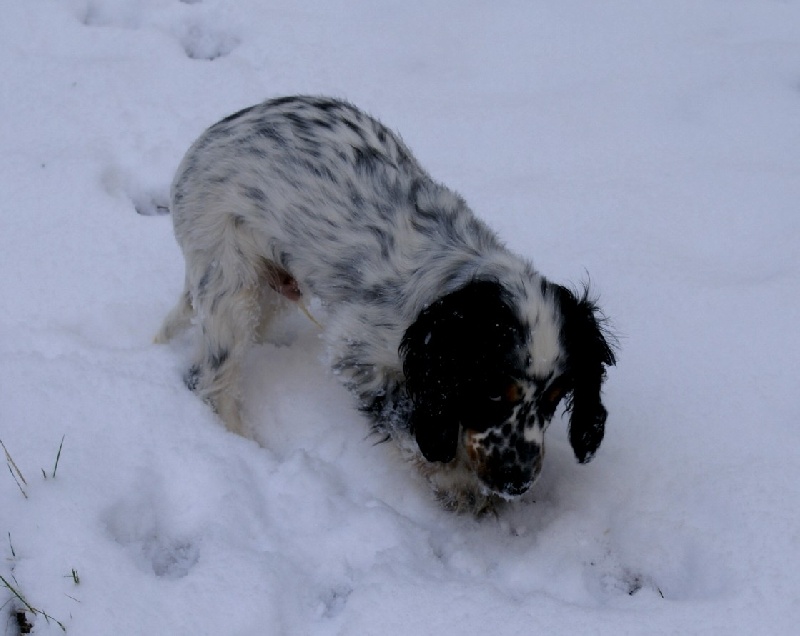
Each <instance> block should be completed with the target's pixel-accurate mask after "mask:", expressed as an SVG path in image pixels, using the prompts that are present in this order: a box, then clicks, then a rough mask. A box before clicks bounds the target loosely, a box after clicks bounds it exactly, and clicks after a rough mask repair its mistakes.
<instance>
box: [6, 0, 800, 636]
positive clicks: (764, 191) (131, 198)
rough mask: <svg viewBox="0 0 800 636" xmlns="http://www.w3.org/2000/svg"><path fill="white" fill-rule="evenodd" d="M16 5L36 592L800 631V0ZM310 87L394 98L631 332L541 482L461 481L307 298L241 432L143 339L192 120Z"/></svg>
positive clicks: (140, 614)
mask: <svg viewBox="0 0 800 636" xmlns="http://www.w3.org/2000/svg"><path fill="white" fill-rule="evenodd" d="M2 14H3V19H2V21H0V74H1V76H2V78H3V82H2V84H3V86H2V99H0V121H2V126H0V148H2V153H0V192H2V198H1V199H0V272H2V276H0V298H2V299H3V301H2V307H3V311H2V312H0V440H2V441H3V443H4V444H5V446H6V448H7V449H8V452H9V454H10V456H11V457H12V458H13V461H14V463H15V464H16V466H17V467H18V469H19V471H20V473H22V475H23V476H24V477H25V479H26V481H27V484H21V486H22V489H23V490H24V491H25V494H26V497H25V496H23V494H22V492H21V491H20V488H19V487H18V485H17V484H16V483H15V478H14V475H13V470H12V469H11V468H9V470H8V471H3V474H4V475H6V472H8V474H7V475H6V476H5V477H1V476H0V553H1V554H2V558H0V575H1V576H3V577H4V579H6V581H8V582H9V583H10V584H11V585H12V587H14V589H15V590H16V591H17V592H19V593H20V594H21V595H23V596H24V597H25V599H26V600H27V601H28V602H29V603H30V604H31V605H32V606H34V607H35V608H37V609H39V610H41V611H44V612H46V613H47V614H48V615H49V616H51V617H52V619H50V620H49V622H48V620H46V619H45V618H44V617H43V616H41V615H34V614H32V613H30V612H29V615H28V620H30V621H31V622H32V623H33V633H36V634H58V633H61V628H60V627H59V625H58V624H57V623H56V622H55V620H58V621H60V622H61V623H62V624H63V625H64V627H65V628H66V629H67V631H68V633H73V634H87V635H100V634H114V635H115V636H128V635H131V636H133V635H140V634H209V635H211V634H215V635H216V634H224V635H227V634H231V635H243V636H245V635H250V634H281V635H283V634H287V635H294V634H298V635H300V634H314V635H329V634H331V635H332V634H342V635H345V634H353V635H364V634H367V635H368V634H381V635H395V634H397V635H406V634H442V635H445V634H459V635H462V634H483V633H487V632H489V633H493V634H502V635H514V634H529V633H556V634H558V633H581V634H584V633H594V634H615V635H617V634H644V633H646V634H676V633H681V634H687V633H703V634H708V633H741V634H747V633H769V634H793V633H796V630H797V623H798V620H800V601H798V596H797V589H798V575H797V574H796V573H797V572H798V568H799V566H800V530H798V528H800V505H798V504H800V490H798V483H800V454H798V452H797V442H798V435H799V434H798V432H797V420H798V416H800V400H798V397H797V380H798V377H799V376H800V368H799V366H800V364H799V363H798V360H800V338H799V337H798V330H797V325H798V323H800V301H798V298H800V255H798V249H797V239H798V236H800V212H799V211H798V201H800V169H799V168H798V166H799V165H800V163H798V161H799V160H800V39H798V37H797V25H798V24H800V5H798V4H797V3H794V2H779V1H776V0H775V1H773V0H766V1H765V0H735V1H725V2H723V1H721V0H676V1H674V2H656V1H655V0H645V1H636V2H633V1H630V0H610V1H609V2H603V3H596V2H592V1H591V0H564V1H562V2H558V3H548V2H541V1H533V2H529V1H521V0H520V1H516V2H513V1H510V2H503V3H488V2H481V1H479V0H469V1H468V2H457V1H455V0H443V1H441V2H437V3H428V2H421V1H414V0H407V1H406V2H402V3H399V2H398V3H376V2H366V1H362V0H348V1H347V2H345V1H343V0H333V1H323V0H312V1H309V2H305V3H297V2H291V1H288V0H274V1H272V2H269V3H265V2H261V1H260V0H238V1H237V2H225V1H224V0H203V1H200V0H197V1H195V2H189V1H188V0H187V1H185V2H179V1H178V0H64V1H61V2H57V1H55V0H37V1H35V2H34V1H31V0H7V1H6V2H4V3H3V9H2ZM299 92H311V93H323V94H332V95H336V96H340V97H346V98H347V99H349V100H351V101H353V102H354V103H356V104H358V105H360V106H361V107H363V108H365V109H366V110H368V111H370V112H371V113H373V114H375V115H377V116H378V117H380V118H381V119H382V120H383V121H384V122H385V123H387V124H388V125H389V126H391V127H392V128H394V129H396V130H399V131H400V132H401V134H402V135H403V137H404V139H405V140H406V142H407V143H408V144H409V146H410V147H411V148H412V149H414V151H415V153H416V155H417V156H418V158H419V159H420V161H421V162H422V163H423V164H424V165H425V166H427V167H428V168H429V170H430V171H431V173H432V174H433V175H434V176H435V177H436V178H438V179H440V180H442V181H443V182H445V183H447V184H448V185H450V186H451V187H453V188H454V189H456V190H458V191H459V192H461V193H462V194H463V195H464V196H465V197H466V199H467V200H468V201H469V202H470V204H471V205H472V207H473V209H474V210H475V211H476V212H477V213H478V214H480V215H481V216H482V217H483V218H485V219H486V220H487V221H488V222H489V223H490V225H492V226H493V227H495V228H496V229H497V230H498V232H499V233H500V234H501V235H502V236H503V237H504V238H505V240H506V241H507V242H508V244H509V246H510V247H511V248H513V249H514V250H515V251H518V252H520V253H523V254H526V255H529V256H530V257H531V258H533V260H534V262H535V263H536V265H537V267H538V268H539V269H540V270H541V271H542V272H543V273H544V274H545V275H547V276H549V277H551V278H553V279H554V280H558V281H560V282H566V283H578V282H579V281H581V280H584V279H586V278H587V277H588V276H589V274H590V275H591V281H592V284H593V287H594V289H595V290H596V291H598V292H600V294H601V296H602V304H603V307H604V309H605V311H606V312H607V313H608V314H609V316H611V318H612V320H613V323H614V325H615V328H616V329H617V331H618V332H619V334H620V341H621V350H620V352H619V364H618V366H617V367H616V368H614V369H612V370H611V372H610V374H609V380H608V383H607V388H606V391H605V395H606V404H607V406H608V409H609V412H610V417H609V422H608V433H607V437H606V440H605V442H604V444H603V446H602V447H601V449H600V451H599V453H598V455H597V457H596V459H595V460H594V461H593V462H592V463H591V464H589V465H587V466H579V465H578V464H577V463H576V462H575V461H574V459H573V457H572V456H571V450H570V448H569V445H568V442H567V439H566V431H565V428H566V426H565V424H564V422H563V421H556V422H554V423H553V425H552V426H551V428H550V431H549V432H548V456H547V459H546V461H545V465H544V471H543V475H542V477H541V480H540V481H539V482H538V483H537V485H536V486H535V487H534V489H533V491H532V492H531V493H529V494H528V495H527V496H526V497H524V498H523V499H522V500H521V501H519V502H517V503H515V504H512V505H510V506H509V507H507V508H506V509H505V510H503V511H502V513H501V514H500V515H499V516H498V517H493V516H489V517H485V518H482V519H478V520H476V519H474V518H472V517H469V516H459V515H454V514H451V513H448V512H445V511H443V510H442V509H440V508H439V507H438V505H437V504H436V502H435V501H434V500H433V498H432V496H431V494H430V492H429V491H428V490H427V488H426V485H425V484H424V483H423V482H422V480H421V479H420V478H419V476H417V474H416V473H415V472H414V470H413V468H412V467H411V466H409V465H408V464H406V463H404V462H403V461H402V460H401V459H400V458H399V457H398V456H397V454H396V453H395V452H394V450H393V448H392V446H391V445H390V444H375V440H374V439H373V438H371V437H369V436H368V435H367V425H366V423H365V421H364V419H363V418H362V417H361V416H360V415H359V414H358V413H357V412H356V411H355V410H354V409H353V404H352V400H351V398H350V396H349V395H347V393H346V392H345V391H344V389H342V388H341V387H340V386H339V385H338V384H337V382H336V379H335V377H333V376H332V375H331V374H330V372H329V371H327V370H326V369H325V368H324V366H323V365H322V364H321V359H322V358H323V357H324V352H323V351H322V347H321V343H320V339H319V337H318V331H317V328H316V327H315V326H314V325H313V324H312V323H311V322H310V321H309V320H308V319H307V318H305V317H304V316H302V315H301V314H298V315H297V316H292V317H289V318H287V319H286V320H285V321H284V322H283V323H282V324H280V325H279V326H278V327H277V328H276V330H275V332H274V333H273V334H272V337H271V340H270V342H269V343H268V344H266V345H263V346H260V347H258V348H257V349H256V350H255V351H254V353H253V355H252V356H251V358H250V359H249V360H248V376H247V383H246V386H245V401H246V404H247V409H248V413H249V416H250V419H251V421H252V423H253V426H254V428H255V437H256V441H253V440H247V439H243V438H239V437H236V436H234V435H232V434H230V433H228V432H226V431H225V430H224V428H223V427H222V425H221V424H220V423H219V422H218V421H217V420H216V418H215V417H214V416H213V415H212V414H211V413H210V412H209V410H208V409H207V408H206V407H205V406H204V405H203V404H201V403H200V402H199V400H197V399H196V398H195V397H194V396H193V395H192V394H191V393H189V392H188V391H187V390H186V389H185V387H184V386H183V384H182V382H181V374H182V372H183V370H184V369H185V367H186V366H187V363H188V359H189V356H190V349H191V338H189V337H186V338H183V339H180V340H178V341H177V342H175V343H173V344H171V345H169V346H158V345H154V344H151V340H152V336H153V335H154V334H155V332H156V330H157V329H158V327H159V325H160V321H161V319H162V318H163V316H164V315H165V314H166V312H167V311H168V310H169V308H170V307H171V306H172V304H173V302H174V301H175V299H176V298H177V295H178V293H179V291H180V289H181V283H182V274H183V272H182V261H181V257H180V253H179V250H178V248H177V246H176V244H175V242H174V239H173V236H172V229H171V223H170V220H169V218H168V217H167V216H164V215H159V214H158V212H159V209H158V207H159V206H162V205H163V204H164V202H165V200H166V191H167V188H168V185H169V182H170V179H171V176H172V173H173V171H174V169H175V167H176V166H177V164H178V162H179V160H180V158H181V156H182V154H183V152H184V151H185V150H186V148H187V147H188V145H189V144H190V143H191V141H192V140H193V139H194V138H195V137H196V136H197V135H198V134H199V133H200V132H201V131H202V130H203V129H204V128H205V127H206V126H208V125H210V124H211V123H213V122H214V121H216V120H217V119H219V118H221V117H223V116H225V115H227V114H229V113H232V112H234V111H236V110H238V109H240V108H242V107H245V106H248V105H250V104H253V103H255V102H257V101H260V100H262V99H264V98H265V97H268V96H277V95H282V94H291V93H299ZM137 211H138V212H139V213H138V214H137ZM587 272H588V274H587ZM312 312H313V313H314V314H315V315H317V316H319V317H320V318H322V319H323V320H324V311H323V310H322V309H321V308H320V307H318V306H314V305H312ZM62 437H63V448H62V451H61V455H60V457H59V460H58V467H57V471H56V474H55V476H53V475H52V473H53V468H54V465H55V460H56V455H57V452H58V449H59V444H60V443H61V440H62ZM17 479H18V478H17ZM73 570H74V571H75V573H76V574H77V577H78V581H79V582H76V579H75V578H74V577H73V576H72V572H73ZM6 601H8V602H6ZM3 603H5V605H4V608H3V610H2V611H0V630H2V633H4V634H14V633H16V631H17V628H16V626H15V625H16V622H15V618H14V617H13V616H12V615H11V610H12V609H17V608H18V607H19V606H20V602H19V600H18V599H16V598H13V597H12V593H11V591H10V590H9V589H7V588H6V587H5V586H0V605H2V604H3Z"/></svg>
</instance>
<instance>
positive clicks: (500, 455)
mask: <svg viewBox="0 0 800 636" xmlns="http://www.w3.org/2000/svg"><path fill="white" fill-rule="evenodd" d="M464 435H465V444H464V446H465V448H466V451H467V457H468V461H469V463H470V465H471V467H472V470H473V471H474V472H475V474H476V475H477V476H478V477H479V478H480V480H481V482H483V484H484V485H485V486H486V488H487V489H488V490H490V491H491V492H492V493H494V494H496V495H499V496H500V497H503V498H513V497H519V496H520V495H522V494H523V493H525V492H526V491H527V490H528V489H529V488H530V487H531V486H532V485H533V483H534V482H535V481H536V478H537V477H538V476H539V473H540V472H541V470H542V458H543V456H544V447H543V446H542V445H541V444H539V443H538V442H528V441H526V440H524V439H521V438H519V439H506V438H505V437H504V436H503V435H501V434H500V433H499V431H497V430H496V429H489V430H487V431H484V432H477V431H472V430H467V431H466V432H465V434H464Z"/></svg>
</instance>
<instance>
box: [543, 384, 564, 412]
mask: <svg viewBox="0 0 800 636" xmlns="http://www.w3.org/2000/svg"><path fill="white" fill-rule="evenodd" d="M566 392H567V390H566V385H565V383H564V381H563V380H561V379H558V380H556V381H555V382H554V383H553V384H551V385H550V388H548V389H547V390H546V391H545V392H544V395H543V396H542V402H543V403H544V405H545V406H546V407H548V408H551V409H553V410H555V408H556V407H557V406H558V403H559V402H560V401H561V398H563V397H564V394H565V393H566Z"/></svg>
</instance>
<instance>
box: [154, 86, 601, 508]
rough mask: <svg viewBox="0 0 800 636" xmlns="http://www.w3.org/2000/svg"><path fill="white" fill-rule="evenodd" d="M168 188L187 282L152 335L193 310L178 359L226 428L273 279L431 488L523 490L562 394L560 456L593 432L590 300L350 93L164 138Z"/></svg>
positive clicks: (494, 494) (263, 323)
mask: <svg viewBox="0 0 800 636" xmlns="http://www.w3.org/2000/svg"><path fill="white" fill-rule="evenodd" d="M170 208H171V211H172V218H173V221H174V226H175V235H176V238H177V241H178V243H179V245H180V247H181V249H182V251H183V255H184V258H185V261H186V282H185V288H184V291H183V294H182V295H181V297H180V299H179V301H178V304H177V305H176V307H175V308H174V309H173V310H172V311H171V312H170V314H169V315H168V316H167V318H166V320H165V322H164V325H163V327H162V328H161V331H160V332H159V334H158V335H157V337H156V340H157V341H158V342H166V341H168V340H169V339H170V338H172V337H173V336H174V335H175V334H176V333H178V332H179V331H181V330H183V329H185V328H187V327H188V326H189V325H190V324H191V323H196V324H197V325H198V326H199V332H200V333H199V346H198V349H197V352H196V355H195V357H194V362H193V364H192V365H191V367H190V368H189V370H188V371H187V373H186V375H185V378H184V379H185V382H186V384H187V386H188V387H189V388H190V389H191V390H192V391H194V392H195V393H196V394H197V395H198V396H200V397H201V398H202V399H204V400H205V401H206V402H208V403H209V404H210V405H211V407H212V408H213V409H214V410H215V411H216V413H218V414H219V416H220V418H221V419H222V420H223V421H224V423H225V424H226V425H227V427H228V428H229V429H230V430H231V431H235V432H237V433H243V431H244V429H243V424H242V414H241V413H242V407H241V398H240V391H239V385H240V375H241V367H242V359H243V357H244V355H245V353H246V351H247V349H248V347H250V346H251V344H252V343H253V342H254V341H255V340H256V339H257V337H258V336H259V334H262V333H263V331H264V329H265V328H266V327H267V326H268V325H269V323H270V321H271V320H272V319H273V318H274V316H275V314H276V312H277V311H278V308H279V307H281V306H282V304H281V303H280V302H275V301H276V299H281V298H288V299H290V300H291V301H297V302H299V303H301V304H302V302H303V299H308V298H311V297H316V298H318V299H320V300H321V302H322V303H323V304H324V306H325V307H326V318H325V323H326V326H325V338H326V342H327V346H328V350H329V354H330V361H331V365H332V368H333V369H334V371H335V373H336V375H337V376H338V377H339V378H341V379H342V380H343V382H344V384H345V385H346V386H347V387H348V388H349V389H350V390H351V391H352V392H353V394H354V395H355V397H356V399H357V404H358V406H359V407H360V409H361V410H362V411H363V412H364V413H366V414H368V416H369V418H370V419H371V421H372V423H373V425H374V427H375V429H376V430H377V431H379V432H380V433H382V434H384V435H385V436H387V437H389V438H391V439H392V440H394V441H395V442H396V443H397V444H398V447H399V448H400V449H401V450H402V451H403V453H404V454H405V455H406V456H407V457H408V458H409V459H410V460H411V461H413V462H414V463H415V464H416V465H417V466H418V467H419V469H420V470H421V472H422V473H423V474H424V475H425V476H426V477H427V478H428V480H429V482H430V483H431V485H432V486H433V488H434V490H435V492H436V493H437V494H438V496H439V498H440V499H441V501H442V502H443V503H444V504H445V505H446V506H447V507H449V508H455V509H471V510H474V511H481V510H483V509H485V508H486V507H487V506H491V505H492V503H493V502H494V501H496V500H497V498H504V499H508V498H513V497H517V496H519V495H521V494H522V493H524V492H525V491H526V490H528V488H530V486H531V484H532V483H533V482H534V480H535V479H536V477H537V475H538V474H539V472H540V470H541V466H542V458H543V456H544V433H545V429H546V428H547V425H548V423H549V422H550V420H551V419H552V417H553V415H554V413H555V412H556V408H557V406H558V404H559V403H560V402H561V401H562V400H564V399H566V404H567V410H568V411H569V413H570V424H569V439H570V443H571V445H572V448H573V450H574V453H575V456H576V457H577V459H578V461H579V462H587V461H589V460H590V459H591V458H592V456H593V455H594V453H595V451H596V450H597V448H598V446H599V445H600V442H601V440H602V439H603V433H604V428H605V421H606V409H605V407H604V406H603V404H602V402H601V385H602V383H603V381H604V378H605V370H606V367H607V366H609V365H613V364H614V363H615V359H614V352H613V349H612V346H611V345H610V342H609V341H610V338H609V336H608V334H607V333H606V330H605V329H604V328H603V318H602V315H601V313H600V312H599V309H598V307H597V306H596V304H595V303H594V302H593V301H592V300H591V299H590V298H589V296H588V293H587V292H586V291H585V290H584V291H583V292H581V293H574V292H573V291H570V290H569V289H567V288H566V287H563V286H561V285H557V284H554V283H552V282H550V281H548V280H547V279H545V278H544V277H543V276H541V275H540V274H539V273H538V272H537V271H536V270H535V269H534V268H533V267H532V265H531V264H530V263H529V262H528V261H526V260H524V259H522V258H520V257H519V256H517V255H515V254H512V253H511V252H510V251H509V250H507V249H506V248H505V247H504V246H503V245H502V243H501V242H500V241H499V240H498V238H497V237H496V236H495V234H494V233H493V232H492V231H491V230H490V229H489V228H488V227H487V226H486V225H484V223H483V222H481V221H480V220H479V219H478V218H476V217H475V215H474V214H473V213H472V212H471V211H470V209H469V207H468V206H467V204H466V203H465V202H464V200H463V199H462V198H461V197H460V196H459V195H458V194H456V193H455V192H453V191H452V190H450V189H448V188H446V187H445V186H443V185H441V184H440V183H437V182H436V181H434V180H433V179H432V178H431V177H430V176H429V175H428V173H427V172H425V170H424V169H423V168H422V167H421V166H420V165H419V163H418V162H417V160H416V159H415V158H414V156H413V155H412V154H411V151H410V150H409V149H408V148H407V147H406V145H405V144H404V143H403V142H402V141H401V140H400V138H399V137H398V136H397V135H396V134H394V133H393V132H391V131H390V130H389V129H387V128H386V127H384V126H383V125H382V124H381V123H380V122H378V121H377V120H375V119H373V118H372V117H370V116H368V115H366V114H365V113H363V112H362V111H360V110H358V109H357V108H355V107H354V106H352V105H350V104H348V103H346V102H344V101H340V100H336V99H329V98H324V97H306V96H295V97H284V98H279V99H272V100H269V101H266V102H263V103H261V104H258V105H256V106H252V107H250V108H246V109H244V110H242V111H240V112H238V113H235V114H233V115H231V116H229V117H226V118H225V119H223V120H222V121H220V122H218V123H216V124H214V125H213V126H211V127H210V128H209V129H208V130H206V131H205V132H204V133H203V134H202V135H201V136H200V138H199V139H198V140H197V141H196V142H195V143H194V145H192V147H191V148H190V149H189V151H188V152H187V154H186V156H185V157H184V158H183V161H182V163H181V164H180V167H179V168H178V171H177V173H176V175H175V178H174V181H173V183H172V188H171V205H170ZM286 304H287V303H285V302H284V303H283V305H286Z"/></svg>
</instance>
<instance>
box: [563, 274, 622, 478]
mask: <svg viewBox="0 0 800 636" xmlns="http://www.w3.org/2000/svg"><path fill="white" fill-rule="evenodd" d="M555 288H556V298H557V301H558V303H559V306H560V310H561V317H562V321H563V323H562V328H561V341H562V346H563V347H564V349H565V350H566V354H567V373H568V375H569V377H570V380H571V395H570V397H569V400H568V402H567V410H568V411H569V413H570V424H569V441H570V444H571V445H572V450H573V451H574V452H575V457H576V458H577V459H578V461H579V462H580V463H582V464H583V463H586V462H588V461H590V460H591V459H592V458H593V457H594V454H595V452H597V449H598V448H599V446H600V442H602V441H603V435H604V433H605V423H606V416H607V415H608V412H607V411H606V408H605V407H604V406H603V403H602V401H601V395H600V392H601V388H602V385H603V381H604V380H605V376H606V367H607V366H613V365H614V364H616V357H615V355H614V346H613V344H612V341H613V340H612V336H611V335H610V333H609V332H608V330H607V329H606V328H605V327H604V323H605V318H604V317H603V315H602V313H601V312H600V310H599V308H598V307H597V304H596V303H595V302H594V301H593V300H591V299H590V298H589V293H588V289H584V291H583V293H582V294H581V296H580V297H578V296H576V295H575V294H573V293H572V292H571V291H570V290H568V289H567V288H566V287H561V286H560V285H556V286H555Z"/></svg>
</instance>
